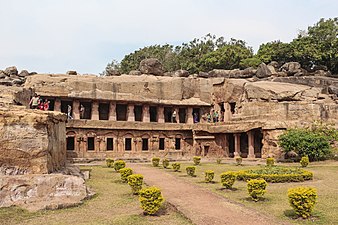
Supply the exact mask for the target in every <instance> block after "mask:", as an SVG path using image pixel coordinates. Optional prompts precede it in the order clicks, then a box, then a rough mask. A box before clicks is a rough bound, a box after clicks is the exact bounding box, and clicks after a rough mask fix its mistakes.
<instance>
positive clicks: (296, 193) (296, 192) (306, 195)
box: [288, 187, 317, 218]
mask: <svg viewBox="0 0 338 225" xmlns="http://www.w3.org/2000/svg"><path fill="white" fill-rule="evenodd" d="M288 198H289V203H290V205H291V207H292V208H293V209H294V210H295V212H296V215H298V216H301V217H303V218H308V217H309V216H311V212H312V210H313V208H314V206H315V204H316V200H317V190H316V189H315V188H311V187H296V188H290V189H289V190H288Z"/></svg>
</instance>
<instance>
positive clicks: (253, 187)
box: [247, 179, 268, 202]
mask: <svg viewBox="0 0 338 225" xmlns="http://www.w3.org/2000/svg"><path fill="white" fill-rule="evenodd" d="M247 185H248V186H247V187H248V192H249V195H250V197H251V198H252V200H254V201H255V202H257V201H258V200H259V198H262V197H263V195H264V194H265V192H266V190H265V189H266V186H267V185H268V183H267V182H266V181H265V180H264V179H252V180H249V181H248V182H247Z"/></svg>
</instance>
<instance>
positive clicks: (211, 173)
mask: <svg viewBox="0 0 338 225" xmlns="http://www.w3.org/2000/svg"><path fill="white" fill-rule="evenodd" d="M214 176H215V172H214V171H213V170H207V171H205V182H208V183H209V182H211V181H212V180H213V179H214Z"/></svg>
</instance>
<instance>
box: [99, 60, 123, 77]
mask: <svg viewBox="0 0 338 225" xmlns="http://www.w3.org/2000/svg"><path fill="white" fill-rule="evenodd" d="M119 72H120V63H119V62H118V61H117V60H115V59H113V61H112V62H111V63H108V64H107V66H106V68H105V70H104V71H103V72H102V73H100V75H101V76H111V75H116V74H118V73H119Z"/></svg>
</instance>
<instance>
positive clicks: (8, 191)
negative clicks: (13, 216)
mask: <svg viewBox="0 0 338 225" xmlns="http://www.w3.org/2000/svg"><path fill="white" fill-rule="evenodd" d="M89 196H91V193H90V191H89V190H88V189H87V187H86V185H85V181H84V179H83V178H81V177H77V176H71V175H62V174H48V175H41V174H36V175H16V176H1V179H0V207H10V206H19V207H22V208H25V209H28V210H30V211H37V210H43V209H59V208H65V207H70V206H75V205H78V204H81V203H82V201H83V200H84V199H86V198H88V197H89Z"/></svg>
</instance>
